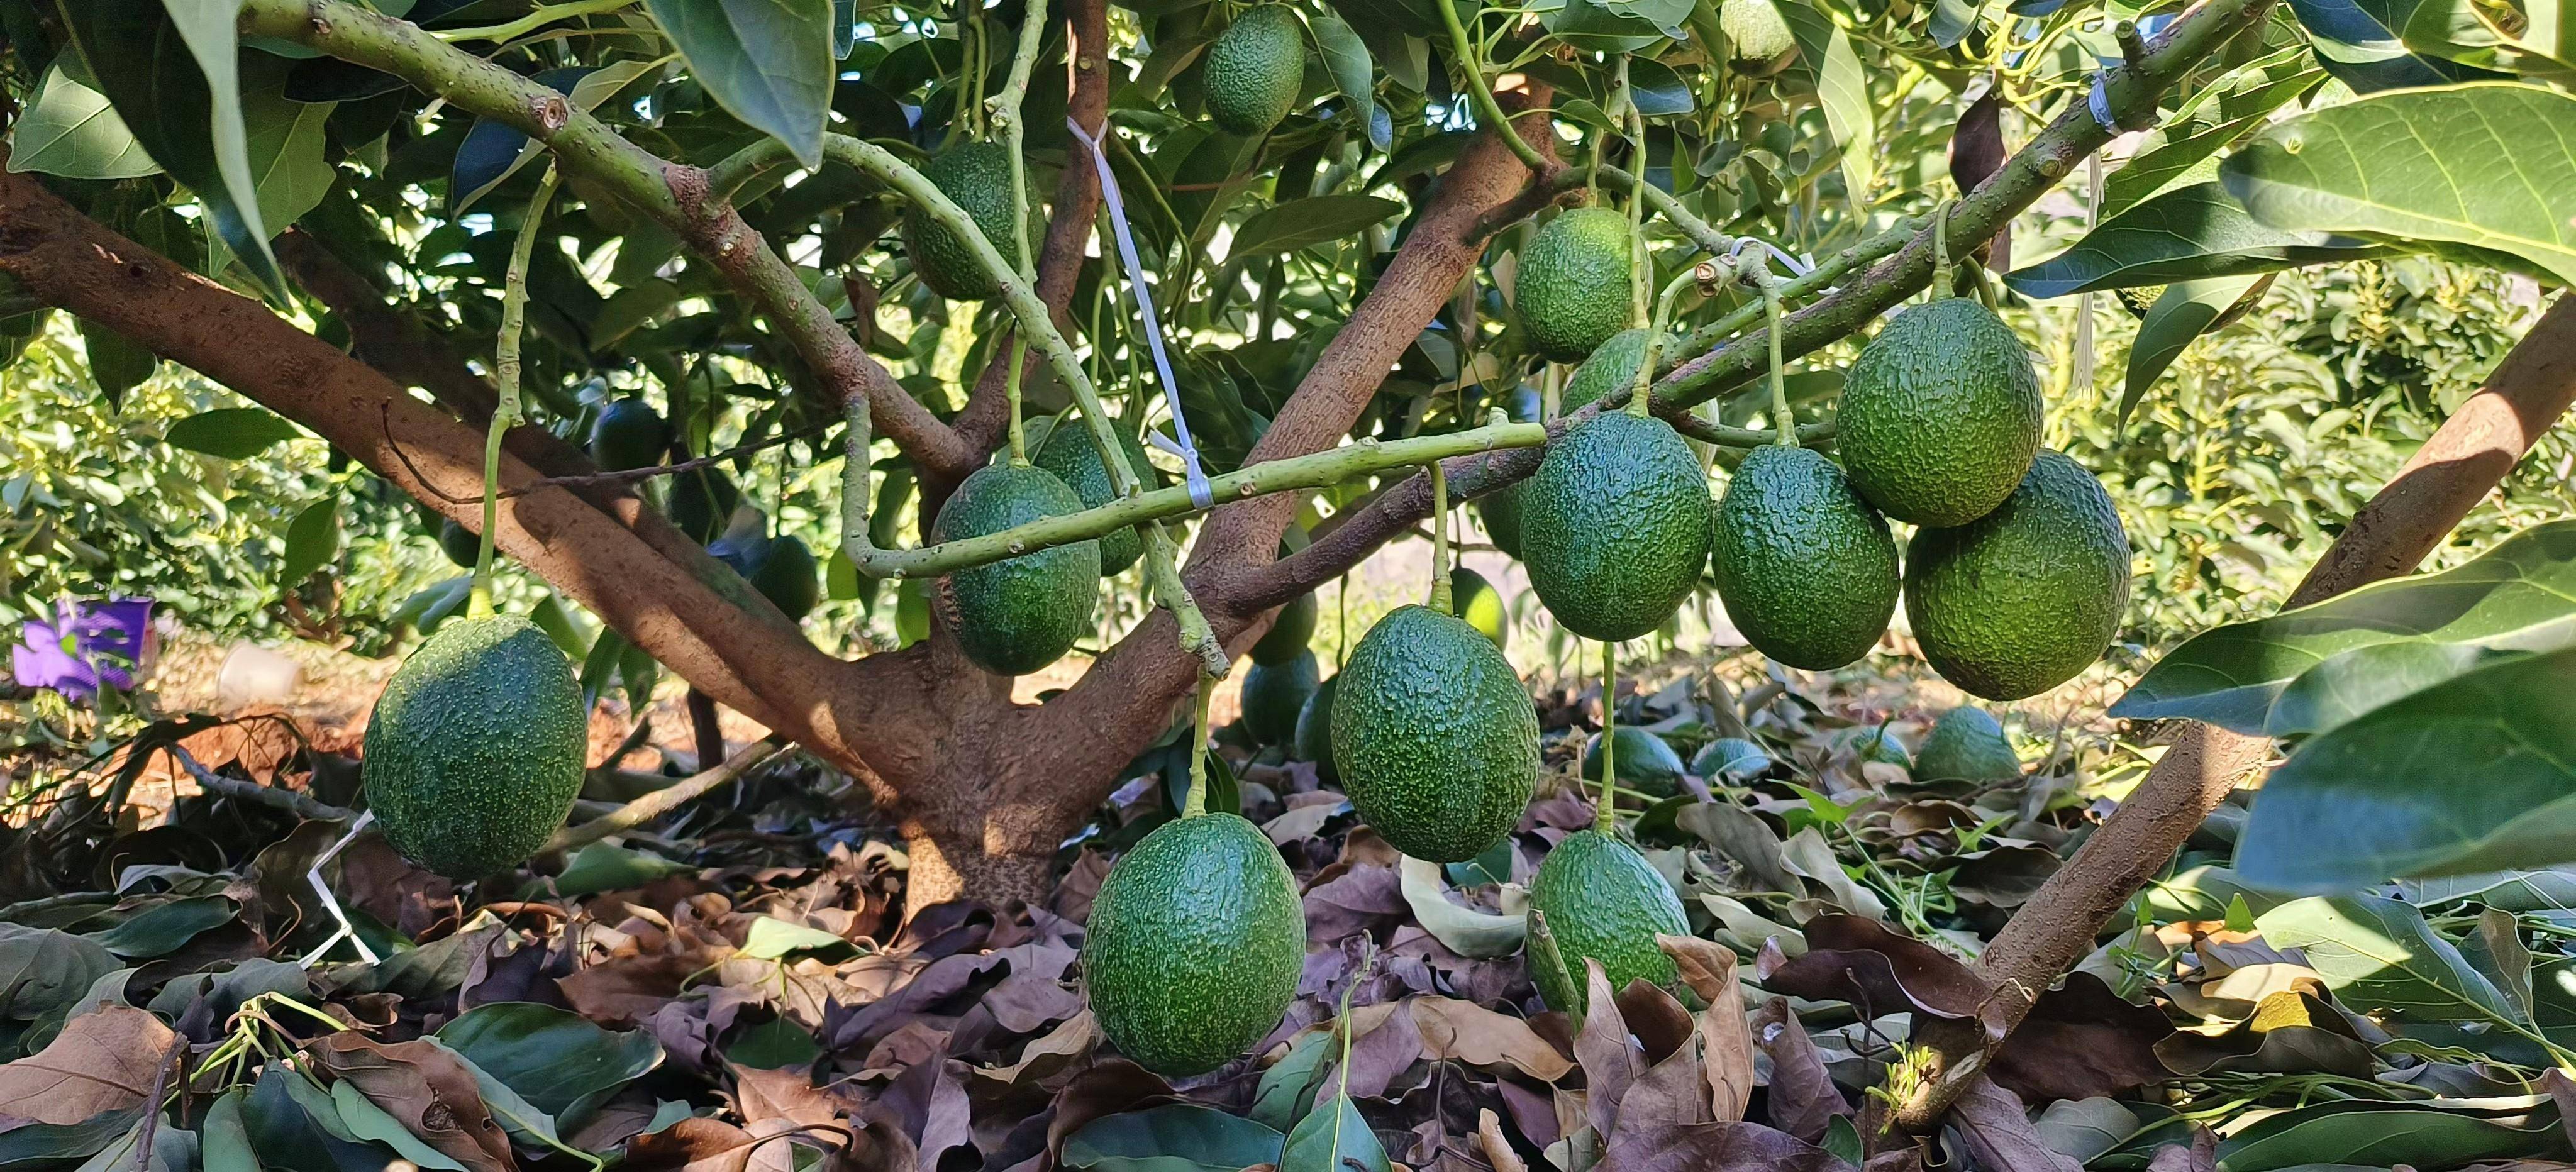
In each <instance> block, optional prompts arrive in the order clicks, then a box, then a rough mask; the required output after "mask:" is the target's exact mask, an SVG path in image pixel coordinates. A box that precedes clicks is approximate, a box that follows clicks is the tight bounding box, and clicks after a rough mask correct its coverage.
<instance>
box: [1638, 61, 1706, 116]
mask: <svg viewBox="0 0 2576 1172" xmlns="http://www.w3.org/2000/svg"><path fill="white" fill-rule="evenodd" d="M1628 97H1629V99H1630V100H1631V101H1634V102H1635V103H1637V113H1638V114H1640V115H1643V116H1645V117H1648V118H1669V117H1672V116H1674V115H1677V114H1688V113H1690V112H1691V92H1690V85H1689V83H1687V82H1684V81H1683V80H1682V75H1681V74H1678V73H1675V72H1673V67H1672V66H1670V65H1666V64H1664V63H1663V62H1661V61H1657V60H1655V59H1654V58H1652V57H1637V58H1633V59H1631V60H1630V61H1629V62H1628Z"/></svg>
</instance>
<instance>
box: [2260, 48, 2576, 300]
mask: <svg viewBox="0 0 2576 1172" xmlns="http://www.w3.org/2000/svg"><path fill="white" fill-rule="evenodd" d="M2571 123H2576V97H2570V96H2568V95H2566V94H2563V93H2559V92H2557V91H2555V90H2549V89H2544V88H2541V87H2537V86H2526V85H2513V84H2509V83H2503V82H2489V83H2478V84H2472V85H2464V86H2457V87H2453V88H2449V89H2440V90H2414V91H2407V92H2402V93H2388V94H2377V95H2374V96H2371V97H2367V98H2363V99H2360V100H2358V101H2354V102H2350V103H2346V104H2344V105H2341V106H2329V107H2327V108H2325V109H2323V110H2318V111H2315V112H2313V113H2310V114H2305V115H2301V116H2300V117H2297V118H2293V119H2291V120H2289V121H2287V122H2283V123H2281V124H2279V125H2277V126H2274V127H2272V128H2270V129H2268V130H2266V131H2264V132H2263V133H2262V134H2260V135H2257V136H2255V138H2254V139H2253V141H2251V142H2249V143H2247V144H2246V145H2245V146H2244V147H2243V148H2242V149H2240V150H2238V151H2237V152H2236V153H2235V154H2233V155H2230V156H2229V157H2228V159H2227V162H2226V164H2225V165H2224V166H2222V167H2221V168H2220V170H2219V173H2220V175H2221V176H2222V177H2223V179H2224V181H2225V182H2226V184H2227V190H2228V191H2229V192H2230V193H2232V194H2234V195H2235V196H2236V197H2237V198H2238V199H2239V200H2241V201H2243V203H2244V205H2245V207H2246V209H2247V210H2249V211H2251V212H2252V213H2253V214H2254V216H2255V218H2257V219H2259V220H2261V221H2263V222H2264V223H2265V224H2268V225H2271V226H2273V227H2275V228H2277V229H2280V230H2282V231H2285V232H2344V233H2365V232H2366V233H2372V234H2375V235H2379V236H2385V237H2393V238H2397V239H2401V240H2423V241H2442V242H2448V243H2454V244H2463V245H2468V246H2470V247H2474V248H2480V249H2485V250H2489V251H2492V252H2498V253H2504V254H2507V255H2510V256H2514V257H2518V258H2520V259H2521V260H2523V261H2524V262H2526V263H2528V264H2531V265H2533V266H2536V267H2537V268H2539V269H2541V270H2543V271H2546V272H2548V273H2550V274H2552V275H2554V276H2556V277H2557V278H2558V279H2559V280H2560V281H2562V282H2564V281H2576V138H2570V137H2569V135H2568V134H2567V127H2568V126H2569V125H2570V124H2571Z"/></svg>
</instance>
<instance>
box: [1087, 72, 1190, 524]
mask: <svg viewBox="0 0 2576 1172" xmlns="http://www.w3.org/2000/svg"><path fill="white" fill-rule="evenodd" d="M1064 125H1065V128H1066V129H1068V130H1071V131H1073V137H1074V141H1076V142H1079V143H1081V144H1082V149H1083V150H1084V151H1085V152H1087V153H1088V154H1090V156H1091V165H1092V168H1093V169H1094V170H1095V171H1098V172H1099V174H1100V198H1101V201H1102V202H1103V203H1104V204H1106V205H1107V206H1108V209H1109V225H1110V228H1111V229H1112V231H1113V232H1114V234H1115V235H1116V236H1117V237H1118V261H1119V266H1120V267H1121V268H1124V269H1125V270H1126V271H1127V288H1128V291H1129V292H1131V293H1133V294H1134V295H1135V297H1136V310H1137V312H1138V313H1139V314H1141V315H1142V316H1143V318H1144V321H1145V342H1146V344H1147V345H1148V346H1150V347H1151V348H1152V349H1153V352H1154V373H1155V375H1157V376H1158V377H1160V378H1161V379H1162V380H1163V401H1164V402H1165V403H1167V404H1169V405H1170V406H1171V409H1172V431H1173V434H1175V435H1177V436H1179V437H1180V442H1179V443H1173V442H1172V441H1170V440H1167V439H1164V438H1163V436H1162V433H1160V432H1153V431H1148V432H1146V433H1145V434H1146V438H1147V439H1149V440H1150V441H1151V442H1152V443H1153V445H1154V446H1155V447H1158V448H1161V449H1163V450H1164V451H1167V452H1170V453H1172V454H1173V455H1175V456H1179V457H1180V458H1181V464H1182V465H1183V467H1184V468H1185V469H1186V482H1187V483H1188V485H1189V490H1190V503H1191V504H1193V505H1196V506H1198V507H1199V508H1201V509H1212V508H1215V507H1216V494H1215V493H1214V492H1213V491H1211V490H1210V489H1209V488H1208V478H1207V470H1206V469H1205V468H1202V467H1200V465H1199V450H1198V446H1197V445H1196V444H1193V443H1191V442H1190V424H1189V420H1188V419H1187V418H1185V417H1184V416H1183V415H1182V414H1181V384H1180V382H1179V380H1177V379H1175V378H1173V377H1172V359H1171V356H1170V355H1168V354H1166V353H1164V352H1163V324H1162V322H1161V321H1160V320H1159V319H1158V318H1157V317H1156V315H1155V313H1154V297H1153V294H1151V293H1148V292H1146V291H1145V272H1144V264H1143V262H1141V261H1139V260H1138V259H1137V258H1136V237H1135V236H1134V235H1133V234H1132V233H1130V232H1129V231H1128V229H1127V204H1126V201H1124V200H1122V199H1120V198H1119V197H1118V179H1117V177H1116V176H1114V175H1112V174H1110V173H1109V155H1108V153H1107V152H1106V151H1104V150H1102V149H1101V143H1100V140H1099V139H1095V138H1093V137H1091V136H1090V135H1089V134H1086V133H1084V132H1083V129H1082V124H1081V123H1079V122H1076V121H1074V120H1073V119H1071V118H1067V119H1065V120H1064ZM1100 133H1101V136H1102V137H1104V138H1105V137H1107V136H1108V135H1109V128H1108V127H1106V126H1103V127H1102V128H1101V130H1100Z"/></svg>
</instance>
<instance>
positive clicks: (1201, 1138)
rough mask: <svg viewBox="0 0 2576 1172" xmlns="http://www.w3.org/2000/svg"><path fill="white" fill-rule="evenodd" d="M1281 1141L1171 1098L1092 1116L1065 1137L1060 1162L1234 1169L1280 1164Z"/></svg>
mask: <svg viewBox="0 0 2576 1172" xmlns="http://www.w3.org/2000/svg"><path fill="white" fill-rule="evenodd" d="M1284 1141H1285V1137H1283V1136H1281V1135H1280V1134H1279V1133H1278V1132H1277V1131H1274V1130H1272V1129H1270V1128H1268V1127H1264V1126H1262V1125H1261V1124H1258V1123H1255V1122H1253V1121H1252V1120H1249V1119H1242V1118H1238V1117H1236V1116H1233V1115H1229V1114H1227V1113H1225V1112H1223V1111H1219V1110H1217V1109H1215V1108H1213V1107H1202V1106H1199V1105H1197V1104H1195V1103H1173V1104H1170V1105H1168V1106H1162V1107H1151V1108H1147V1109H1146V1110H1143V1111H1128V1112H1123V1113H1121V1114H1117V1115H1107V1116H1103V1117H1101V1118H1099V1119H1095V1120H1092V1121H1091V1122H1090V1123H1087V1124H1085V1125H1083V1127H1082V1129H1081V1130H1080V1131H1076V1132H1074V1133H1073V1134H1072V1135H1071V1136H1069V1137H1067V1138H1066V1139H1065V1141H1064V1156H1063V1159H1062V1160H1061V1161H1060V1162H1061V1163H1062V1164H1063V1165H1064V1166H1065V1167H1067V1168H1093V1169H1098V1170H1100V1172H1191V1170H1193V1169H1204V1170H1206V1172H1235V1169H1239V1168H1249V1167H1251V1166H1252V1165H1254V1164H1276V1163H1278V1162H1279V1153H1280V1148H1281V1145H1282V1144H1283V1142H1284Z"/></svg>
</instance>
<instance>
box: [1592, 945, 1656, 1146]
mask: <svg viewBox="0 0 2576 1172" xmlns="http://www.w3.org/2000/svg"><path fill="white" fill-rule="evenodd" d="M1583 967H1584V969H1585V971H1586V973H1587V975H1588V976H1589V978H1590V985H1589V993H1590V995H1589V997H1588V998H1587V1000H1586V1003H1587V1004H1588V1005H1589V1006H1590V1007H1591V1008H1590V1012H1588V1013H1586V1014H1584V1016H1583V1028H1582V1029H1581V1030H1578V1031H1576V1033H1575V1035H1574V1060H1575V1062H1576V1063H1578V1064H1580V1065H1581V1066H1582V1067H1583V1080H1584V1082H1583V1085H1584V1092H1583V1095H1584V1100H1583V1115H1584V1119H1585V1120H1586V1121H1587V1122H1589V1123H1590V1124H1591V1125H1592V1130H1593V1132H1594V1133H1595V1134H1598V1135H1603V1136H1606V1135H1609V1134H1610V1125H1611V1124H1612V1122H1613V1121H1615V1120H1616V1119H1617V1118H1618V1116H1619V1099H1620V1097H1621V1096H1623V1095H1625V1094H1627V1093H1628V1084H1630V1083H1632V1082H1635V1081H1636V1080H1637V1075H1638V1073H1639V1072H1640V1071H1642V1070H1643V1069H1644V1068H1645V1064H1646V1063H1645V1057H1646V1056H1645V1054H1644V1053H1643V1052H1642V1051H1641V1050H1640V1049H1639V1047H1638V1046H1637V1043H1636V1041H1635V1039H1633V1038H1630V1037H1629V1036H1628V1023H1627V1022H1626V1021H1624V1020H1622V1019H1621V1018H1620V1016H1619V1003H1618V1001H1617V1000H1616V999H1615V998H1613V997H1612V996H1611V994H1610V978H1609V977H1608V976H1607V975H1605V974H1604V973H1603V972H1602V971H1601V962H1600V961H1597V960H1594V959H1592V958H1591V957H1588V956H1587V957H1585V958H1583Z"/></svg>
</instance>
